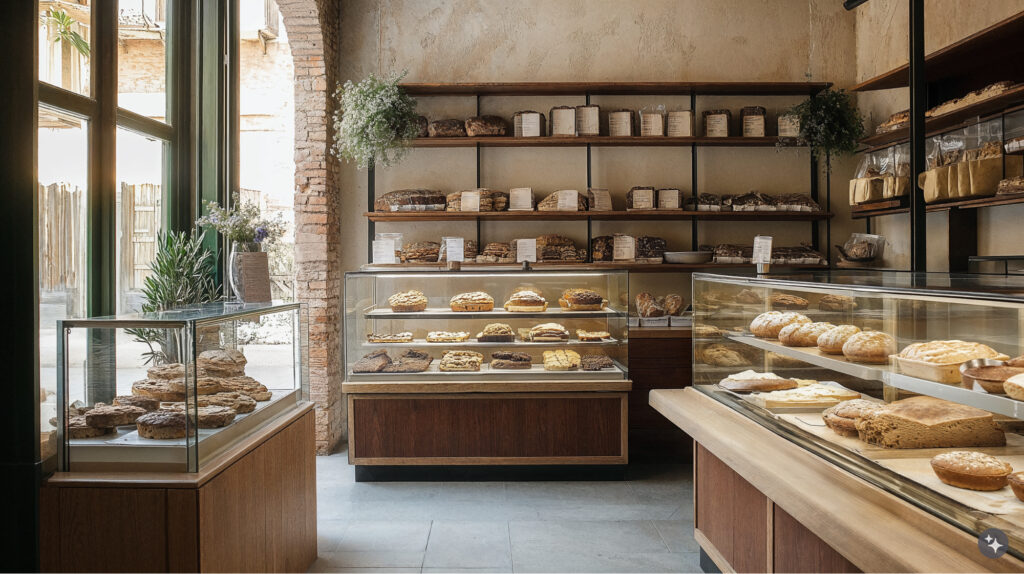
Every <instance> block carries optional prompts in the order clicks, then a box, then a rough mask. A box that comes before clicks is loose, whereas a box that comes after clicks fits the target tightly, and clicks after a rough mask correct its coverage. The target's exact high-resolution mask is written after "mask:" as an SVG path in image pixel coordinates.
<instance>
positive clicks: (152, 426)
mask: <svg viewBox="0 0 1024 574" xmlns="http://www.w3.org/2000/svg"><path fill="white" fill-rule="evenodd" d="M135 426H136V428H137V429H138V431H139V436H140V437H142V438H149V439H173V438H185V428H186V421H185V413H183V412H180V411H167V410H159V411H153V412H151V413H146V414H144V415H142V416H141V417H139V418H138V419H136V420H135ZM195 432H196V430H195V427H193V426H191V425H189V426H188V434H189V435H194V434H195Z"/></svg>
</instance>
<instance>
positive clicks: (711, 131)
mask: <svg viewBox="0 0 1024 574" xmlns="http://www.w3.org/2000/svg"><path fill="white" fill-rule="evenodd" d="M704 132H705V134H706V135H707V137H709V138H725V137H729V116H728V115H726V114H714V115H708V116H704Z"/></svg>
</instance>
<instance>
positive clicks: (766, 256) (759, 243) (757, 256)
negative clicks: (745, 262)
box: [753, 235, 772, 263]
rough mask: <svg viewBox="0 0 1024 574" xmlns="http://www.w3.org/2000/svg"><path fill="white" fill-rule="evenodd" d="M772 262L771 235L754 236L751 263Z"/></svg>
mask: <svg viewBox="0 0 1024 574" xmlns="http://www.w3.org/2000/svg"><path fill="white" fill-rule="evenodd" d="M771 262H772V236H771V235H758V236H756V237H754V256H753V263H771Z"/></svg>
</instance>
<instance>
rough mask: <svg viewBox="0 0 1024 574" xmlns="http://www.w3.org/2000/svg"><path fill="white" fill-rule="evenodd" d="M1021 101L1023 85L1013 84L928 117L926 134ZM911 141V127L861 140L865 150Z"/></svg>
mask: <svg viewBox="0 0 1024 574" xmlns="http://www.w3.org/2000/svg"><path fill="white" fill-rule="evenodd" d="M1021 103H1024V84H1022V85H1019V86H1016V87H1014V88H1012V89H1010V90H1008V91H1006V92H1004V93H1002V94H1000V95H998V96H996V97H994V98H989V99H987V100H984V101H981V102H978V103H976V104H972V105H970V106H967V107H965V108H962V109H959V110H956V111H953V112H950V113H948V114H943V115H941V116H936V117H933V118H929V119H928V120H926V121H925V128H924V129H925V135H927V136H929V137H930V136H934V135H938V134H941V133H943V132H947V131H950V130H953V129H956V128H959V127H966V126H968V125H972V124H974V123H977V121H978V120H979V119H981V120H984V119H986V118H989V117H992V116H998V115H1000V114H1002V113H1009V112H1011V111H1014V110H1016V109H1019V107H1020V104H1021ZM908 141H910V128H909V127H906V128H901V129H898V130H894V131H891V132H889V133H884V134H876V135H873V136H869V137H866V138H864V139H862V140H860V143H861V144H862V145H865V146H867V149H865V150H864V151H865V152H872V151H877V150H880V149H884V148H887V147H891V146H894V145H899V144H902V143H906V142H908Z"/></svg>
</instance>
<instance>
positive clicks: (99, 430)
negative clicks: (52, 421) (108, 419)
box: [65, 415, 114, 438]
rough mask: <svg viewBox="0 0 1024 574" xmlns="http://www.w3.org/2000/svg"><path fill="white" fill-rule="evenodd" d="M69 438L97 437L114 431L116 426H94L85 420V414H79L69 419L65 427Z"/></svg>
mask: <svg viewBox="0 0 1024 574" xmlns="http://www.w3.org/2000/svg"><path fill="white" fill-rule="evenodd" d="M65 432H66V433H67V435H68V438H96V437H98V436H103V435H108V434H113V433H114V427H93V426H89V424H88V423H87V422H85V415H77V416H73V417H71V418H70V419H68V425H67V428H66V429H65Z"/></svg>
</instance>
